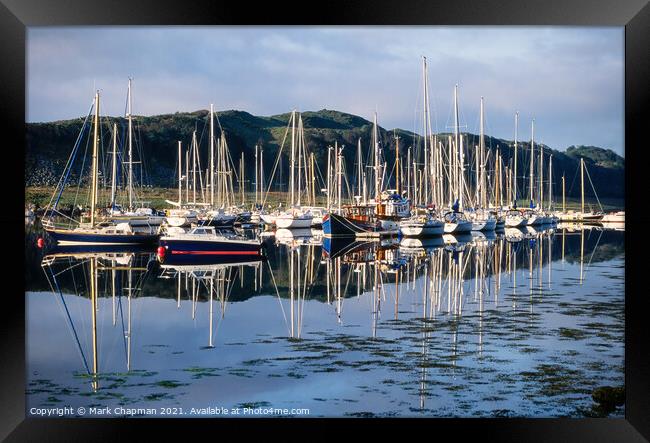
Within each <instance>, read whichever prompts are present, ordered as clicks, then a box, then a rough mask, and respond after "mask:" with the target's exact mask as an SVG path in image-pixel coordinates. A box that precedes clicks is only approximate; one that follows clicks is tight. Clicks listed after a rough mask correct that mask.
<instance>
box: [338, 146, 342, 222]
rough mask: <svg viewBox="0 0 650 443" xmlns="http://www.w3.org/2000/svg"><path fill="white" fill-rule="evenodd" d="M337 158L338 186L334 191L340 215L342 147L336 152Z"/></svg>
mask: <svg viewBox="0 0 650 443" xmlns="http://www.w3.org/2000/svg"><path fill="white" fill-rule="evenodd" d="M337 158H338V167H339V168H338V169H339V170H338V185H337V187H336V188H337V189H336V190H337V193H338V197H337V203H338V213H339V214H340V213H341V188H342V186H341V180H342V178H343V148H342V147H341V148H340V149H339V151H338V155H337Z"/></svg>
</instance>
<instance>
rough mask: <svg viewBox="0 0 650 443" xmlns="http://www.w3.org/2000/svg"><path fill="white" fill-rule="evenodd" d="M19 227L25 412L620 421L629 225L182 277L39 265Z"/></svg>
mask: <svg viewBox="0 0 650 443" xmlns="http://www.w3.org/2000/svg"><path fill="white" fill-rule="evenodd" d="M26 230H27V234H28V235H27V240H26V257H27V259H26V260H27V263H26V268H27V270H26V287H27V292H26V294H25V297H26V307H27V313H26V315H27V337H28V342H27V352H26V356H27V371H28V373H27V379H28V387H27V409H28V414H29V413H30V412H29V411H30V410H32V408H44V409H47V408H57V407H60V408H63V407H66V406H67V407H72V408H73V409H74V412H71V413H69V412H65V415H79V414H78V412H76V411H77V410H78V408H79V407H84V408H86V410H87V411H88V410H89V409H90V408H91V407H94V406H95V407H109V408H110V409H111V411H112V414H111V416H114V415H144V414H145V413H146V412H143V411H142V410H136V409H137V408H150V411H148V413H155V414H156V415H161V414H162V413H164V412H168V413H169V412H171V413H176V414H183V415H184V416H195V417H199V416H214V415H222V414H223V409H227V410H228V411H229V415H231V416H232V415H233V412H234V411H232V409H233V408H240V413H239V416H258V417H259V416H267V415H268V414H275V415H282V414H284V415H293V416H307V415H308V416H310V417H314V416H353V417H354V416H361V417H363V416H417V417H425V416H460V417H467V416H487V417H490V416H526V417H557V416H575V417H583V416H605V415H609V416H615V417H622V416H623V415H624V409H623V407H618V408H616V409H613V410H612V408H609V409H607V408H605V409H603V408H602V407H599V406H598V405H597V404H596V403H594V400H592V393H593V391H594V389H596V388H598V387H601V386H613V387H622V386H623V385H624V366H623V364H624V324H625V318H624V265H625V251H624V246H623V238H624V233H623V232H621V231H614V230H604V229H602V228H589V229H584V230H581V229H580V227H577V228H573V229H561V228H556V229H555V230H554V231H553V230H545V231H535V230H532V229H529V230H524V231H508V232H507V233H506V234H497V235H496V236H492V237H488V238H485V237H483V236H478V237H476V236H475V237H469V238H461V239H454V238H453V237H446V238H445V240H442V239H439V240H433V241H429V242H425V244H422V242H418V241H415V242H413V241H411V242H409V241H408V240H402V241H401V242H399V241H397V242H392V243H391V242H384V243H383V244H366V245H361V244H357V245H356V247H353V246H348V248H349V249H350V250H348V252H347V253H343V254H341V255H339V256H338V257H336V254H337V250H338V249H339V248H340V247H341V245H337V244H335V245H326V246H325V247H326V248H329V252H330V254H327V253H324V252H323V246H322V245H323V242H322V239H321V238H319V237H318V235H316V236H314V237H300V238H296V237H294V238H292V237H291V235H289V233H288V232H287V231H284V232H280V233H279V235H277V236H270V237H267V238H266V239H265V244H266V252H267V257H268V259H267V260H266V261H263V262H253V263H246V264H234V265H212V266H206V265H203V266H199V265H197V266H177V267H174V266H170V265H166V264H164V263H163V264H160V263H158V262H157V261H156V258H155V255H153V253H150V252H144V253H119V254H95V255H88V254H85V255H84V254H81V255H69V254H68V255H65V254H60V255H51V256H48V257H46V258H45V259H43V252H42V251H41V250H39V249H37V248H36V247H35V246H34V244H35V239H36V238H37V237H38V235H39V233H38V230H37V228H36V227H34V226H33V225H26ZM314 233H316V234H318V232H316V231H314ZM249 235H254V234H250V233H249ZM445 243H446V244H445ZM331 255H334V258H330V257H331ZM93 275H95V276H96V277H95V278H96V280H95V281H96V284H95V285H94V286H95V293H96V295H97V296H96V299H95V300H96V308H95V309H94V311H95V315H94V316H93V305H92V297H91V292H92V291H91V286H92V285H91V281H92V276H93ZM93 317H94V322H93ZM93 323H94V324H93ZM93 337H95V338H96V348H95V349H94V346H93V344H94V339H93ZM118 407H123V408H129V409H116V408H118ZM165 408H170V409H165ZM192 408H195V411H192ZM201 408H213V409H207V410H200V409H201ZM245 408H252V409H254V412H253V413H250V412H246V413H245V411H249V409H245ZM256 408H257V409H256ZM280 409H286V411H281V412H280V411H279V410H280ZM306 410H308V413H307V411H306ZM287 411H288V412H287ZM195 412H196V413H195ZM206 414H207V415H206ZM30 415H31V414H30ZM84 416H89V415H88V413H86V414H85V415H84ZM93 416H97V415H96V414H95V415H93Z"/></svg>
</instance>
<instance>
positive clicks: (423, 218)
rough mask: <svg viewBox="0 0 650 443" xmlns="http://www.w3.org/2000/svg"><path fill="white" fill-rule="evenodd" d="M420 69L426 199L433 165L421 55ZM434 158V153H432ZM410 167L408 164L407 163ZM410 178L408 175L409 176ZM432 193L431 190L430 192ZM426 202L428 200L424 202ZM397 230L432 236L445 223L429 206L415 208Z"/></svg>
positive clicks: (424, 61) (408, 234)
mask: <svg viewBox="0 0 650 443" xmlns="http://www.w3.org/2000/svg"><path fill="white" fill-rule="evenodd" d="M422 70H423V77H424V81H423V85H424V94H423V102H424V103H423V108H424V118H423V121H424V137H423V142H424V159H425V167H424V169H425V171H424V173H425V177H427V178H426V179H425V180H424V185H425V192H424V194H425V195H424V199H425V200H428V198H429V192H428V191H429V186H428V185H429V178H428V176H429V175H431V176H432V177H431V178H432V179H434V178H433V174H431V172H432V170H435V168H433V165H429V161H428V160H429V151H428V149H427V142H428V141H429V140H430V138H431V136H430V130H431V121H430V117H429V78H428V74H427V59H426V57H422ZM395 141H396V154H395V156H396V165H395V170H396V174H397V179H396V182H397V193H398V194H399V190H400V188H399V187H400V182H399V181H400V180H399V175H400V164H399V137H397V136H396V137H395ZM431 149H432V150H435V149H436V146H435V145H434V146H431ZM434 158H435V155H434ZM408 166H409V169H410V164H409V165H408ZM418 172H419V171H418V169H417V168H413V174H414V177H413V178H414V180H413V182H414V183H415V182H417V174H418ZM409 179H410V177H409ZM431 194H432V195H433V192H432V193H431ZM426 203H427V204H428V203H429V202H426ZM414 208H416V205H414ZM399 230H400V232H401V233H402V235H404V236H406V237H427V236H434V235H442V234H443V233H444V230H445V223H444V222H443V221H442V220H441V219H440V218H438V217H437V216H436V214H435V213H434V212H433V211H432V210H429V208H426V210H425V212H424V213H418V211H417V209H415V213H414V214H413V215H412V216H411V217H409V218H406V219H403V220H401V221H400V222H399Z"/></svg>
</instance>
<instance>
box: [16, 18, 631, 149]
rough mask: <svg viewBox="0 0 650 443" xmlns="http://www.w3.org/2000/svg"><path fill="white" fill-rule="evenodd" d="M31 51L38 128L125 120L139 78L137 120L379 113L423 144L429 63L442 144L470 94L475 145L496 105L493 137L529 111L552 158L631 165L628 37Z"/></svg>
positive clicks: (96, 38) (393, 36) (274, 35)
mask: <svg viewBox="0 0 650 443" xmlns="http://www.w3.org/2000/svg"><path fill="white" fill-rule="evenodd" d="M27 43H28V54H27V56H28V66H27V69H28V71H27V72H28V120H29V121H48V120H59V119H65V118H73V117H78V116H79V115H81V114H84V113H85V112H86V110H87V108H88V104H89V103H90V101H91V100H92V95H93V89H94V88H95V87H97V88H101V89H102V91H103V103H104V111H105V112H107V113H108V114H111V115H121V114H123V113H124V102H125V97H126V84H127V79H128V77H129V76H131V77H133V78H134V112H135V113H139V114H145V115H151V114H160V113H170V112H176V111H194V110H197V109H207V108H208V107H209V104H210V103H215V105H216V107H217V109H231V108H238V109H243V110H246V111H249V112H251V113H253V114H258V115H272V114H278V113H283V112H287V111H289V110H291V109H293V108H294V107H295V108H298V109H301V110H318V109H322V108H328V109H338V110H341V111H346V112H351V113H354V114H358V115H361V116H363V117H366V118H370V117H371V116H372V113H373V111H375V110H377V111H378V114H379V122H380V124H381V125H382V126H383V127H386V128H393V127H401V128H404V129H408V130H414V131H416V132H421V131H422V124H421V122H420V120H421V108H422V91H421V89H422V62H421V56H422V55H425V56H426V57H427V60H428V66H429V85H430V93H431V105H432V114H433V122H432V125H433V127H434V129H436V130H440V131H442V130H446V129H447V128H448V127H449V126H450V125H451V109H452V97H453V88H454V85H455V84H456V83H458V84H459V87H460V106H461V117H462V118H461V120H462V123H463V124H464V125H465V126H466V127H467V129H468V130H470V131H477V130H478V110H479V100H480V97H481V96H484V97H485V103H486V119H487V130H488V133H490V134H491V135H495V136H497V137H504V138H506V137H507V138H511V137H512V134H513V132H514V128H513V115H514V112H515V111H516V110H518V111H520V116H521V128H520V133H521V134H522V138H524V136H523V134H526V131H527V130H526V128H528V127H529V124H530V123H529V122H530V119H531V118H532V117H533V116H534V117H535V118H536V122H537V123H536V125H537V127H538V128H539V131H538V133H539V139H540V141H541V142H543V143H546V144H548V145H550V146H552V147H555V148H559V149H563V148H565V147H567V146H568V145H571V144H594V145H599V146H604V147H610V148H612V149H614V150H616V151H617V152H619V153H623V140H624V138H623V130H624V129H623V128H624V125H623V60H624V59H623V54H624V40H623V28H593V27H590V28H584V27H583V28H577V27H576V28H569V27H423V26H417V27H415V26H411V27H389V26H367V27H341V26H326V27H278V26H267V27H236V26H228V27H218V26H215V27H88V28H79V27H59V28H41V27H39V28H30V29H29V31H28V42H27ZM536 132H537V131H536ZM536 138H537V137H536Z"/></svg>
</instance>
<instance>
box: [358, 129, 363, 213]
mask: <svg viewBox="0 0 650 443" xmlns="http://www.w3.org/2000/svg"><path fill="white" fill-rule="evenodd" d="M357 159H358V160H357V187H358V191H359V194H358V195H359V197H361V196H362V195H363V167H362V166H363V165H362V162H363V160H362V159H363V157H362V156H361V137H359V140H358V141H357ZM364 203H365V201H364Z"/></svg>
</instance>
